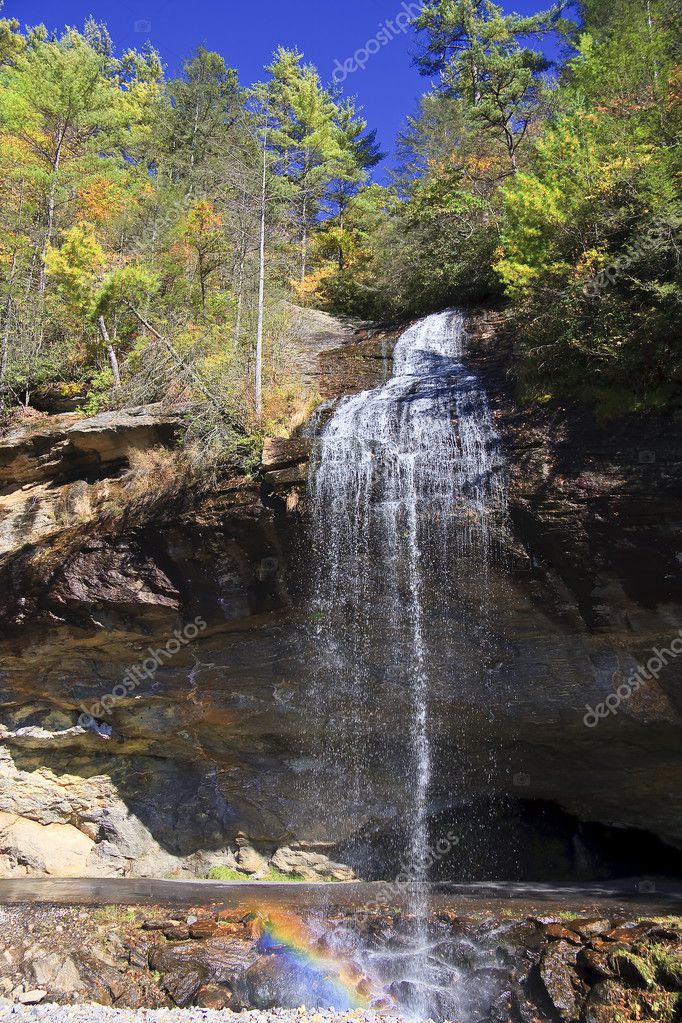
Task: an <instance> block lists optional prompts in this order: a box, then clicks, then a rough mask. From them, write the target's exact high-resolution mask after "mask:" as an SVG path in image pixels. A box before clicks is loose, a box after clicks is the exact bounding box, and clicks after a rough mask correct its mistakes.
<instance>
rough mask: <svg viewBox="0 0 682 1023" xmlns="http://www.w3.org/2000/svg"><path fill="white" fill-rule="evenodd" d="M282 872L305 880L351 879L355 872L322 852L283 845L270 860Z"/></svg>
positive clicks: (353, 877) (353, 878)
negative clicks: (296, 875)
mask: <svg viewBox="0 0 682 1023" xmlns="http://www.w3.org/2000/svg"><path fill="white" fill-rule="evenodd" d="M270 862H271V863H272V866H273V867H276V869H277V870H280V871H281V872H282V873H283V874H298V875H299V876H300V877H302V878H303V879H304V880H305V881H331V880H333V881H353V880H355V876H356V875H355V873H354V871H353V870H352V868H351V867H348V866H346V865H345V864H343V863H335V862H334V861H333V860H332V859H330V858H329V856H326V855H325V854H324V853H319V852H314V851H311V850H307V849H299V848H292V847H290V846H283V847H282V848H281V849H278V850H277V852H276V853H275V855H274V856H273V857H272V860H271V861H270Z"/></svg>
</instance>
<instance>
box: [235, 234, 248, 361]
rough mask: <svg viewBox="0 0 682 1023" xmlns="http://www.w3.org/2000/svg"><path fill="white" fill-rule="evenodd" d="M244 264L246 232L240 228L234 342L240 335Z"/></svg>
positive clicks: (236, 342) (237, 341) (237, 340)
mask: <svg viewBox="0 0 682 1023" xmlns="http://www.w3.org/2000/svg"><path fill="white" fill-rule="evenodd" d="M245 264H246V232H245V231H244V229H243V228H242V231H241V238H240V245H239V275H238V278H237V317H236V321H235V325H234V343H235V344H239V339H240V337H241V335H242V313H243V310H244V266H245Z"/></svg>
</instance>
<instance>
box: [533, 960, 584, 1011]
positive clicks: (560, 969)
mask: <svg viewBox="0 0 682 1023" xmlns="http://www.w3.org/2000/svg"><path fill="white" fill-rule="evenodd" d="M577 955H578V950H577V949H576V948H574V947H573V946H571V945H569V944H568V943H567V942H565V941H558V942H556V943H555V944H552V945H551V946H550V947H549V949H547V951H546V952H545V954H544V955H543V957H542V960H541V962H540V977H541V979H542V983H543V986H544V990H545V992H546V994H547V997H548V998H549V1000H550V1002H551V1003H552V1005H553V1006H554V1009H555V1011H556V1013H557V1015H558V1016H559V1018H560V1019H561V1020H562V1021H563V1023H571V1021H573V1020H576V1019H577V1018H578V1001H577V997H576V991H575V987H574V973H573V969H574V967H575V963H576V959H577Z"/></svg>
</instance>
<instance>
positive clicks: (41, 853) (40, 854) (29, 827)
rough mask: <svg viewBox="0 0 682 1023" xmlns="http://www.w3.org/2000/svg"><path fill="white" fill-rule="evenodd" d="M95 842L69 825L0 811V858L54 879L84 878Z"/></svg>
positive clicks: (19, 867) (15, 869)
mask: <svg viewBox="0 0 682 1023" xmlns="http://www.w3.org/2000/svg"><path fill="white" fill-rule="evenodd" d="M93 846H94V842H93V841H92V839H90V838H88V837H87V836H86V835H84V834H83V832H82V831H78V830H77V828H74V827H73V825H71V824H40V823H38V821H34V820H30V819H28V818H25V817H18V816H16V815H14V814H11V813H5V812H2V811H0V854H3V855H5V856H8V857H9V860H10V862H11V863H14V864H16V866H15V868H14V869H13V871H12V872H16V871H17V868H18V871H19V872H21V867H22V866H27V867H30V868H31V870H32V871H34V872H36V871H40V872H41V873H45V874H51V875H52V876H53V877H83V876H84V875H85V874H86V873H87V867H86V865H87V862H88V858H89V856H90V853H91V852H92V849H93Z"/></svg>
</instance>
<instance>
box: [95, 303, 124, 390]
mask: <svg viewBox="0 0 682 1023" xmlns="http://www.w3.org/2000/svg"><path fill="white" fill-rule="evenodd" d="M97 326H98V327H99V332H100V335H101V337H102V341H104V346H105V348H106V350H107V355H108V356H109V364H110V365H111V372H112V373H113V374H114V387H120V386H121V373H120V370H119V368H118V359H117V358H116V352H115V351H114V346H113V345H112V343H111V338H110V337H109V331H108V330H107V325H106V323H105V322H104V317H103V316H100V318H99V320H98V321H97Z"/></svg>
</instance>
